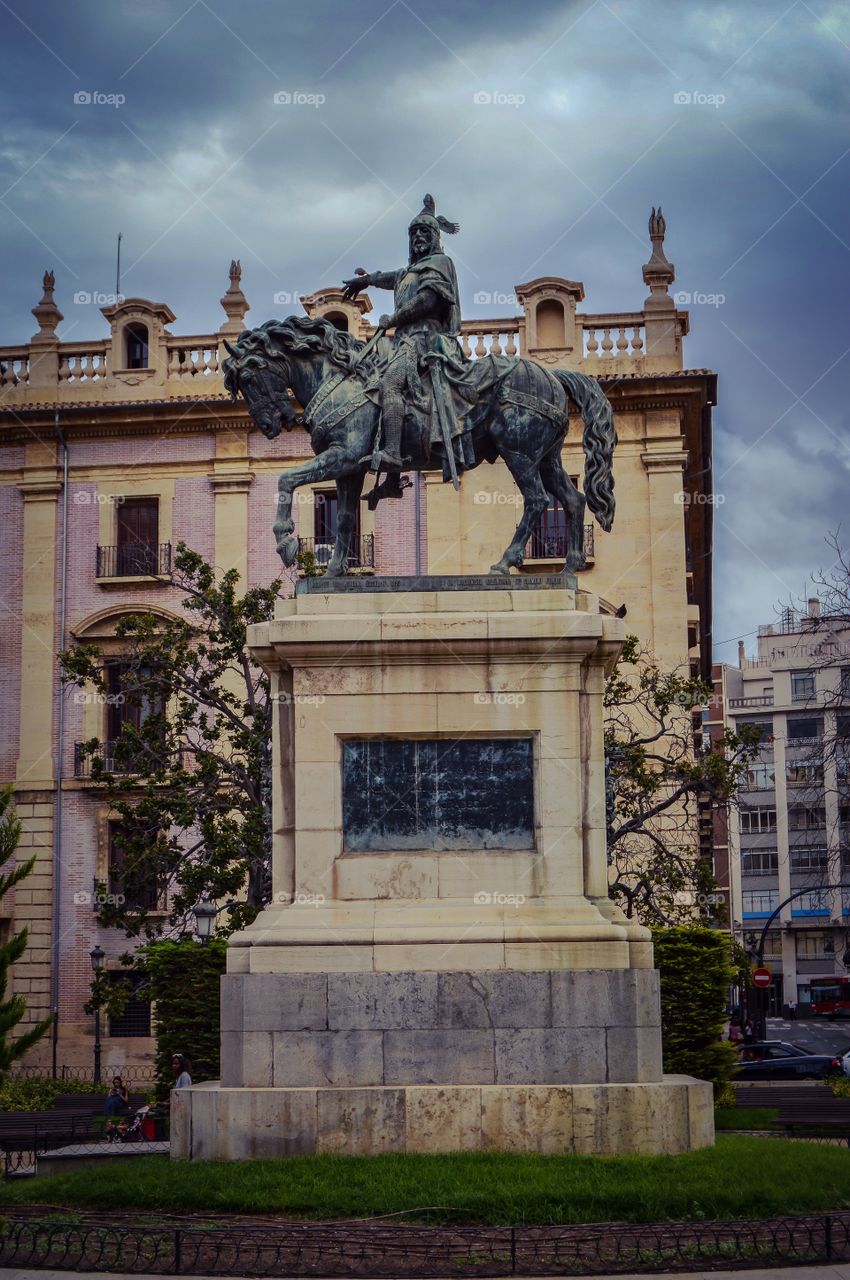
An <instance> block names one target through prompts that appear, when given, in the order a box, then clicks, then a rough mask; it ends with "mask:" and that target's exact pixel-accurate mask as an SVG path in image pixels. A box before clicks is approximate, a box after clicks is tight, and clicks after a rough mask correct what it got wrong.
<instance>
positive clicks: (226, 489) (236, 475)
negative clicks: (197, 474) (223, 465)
mask: <svg viewBox="0 0 850 1280" xmlns="http://www.w3.org/2000/svg"><path fill="white" fill-rule="evenodd" d="M209 482H210V484H211V485H212V487H213V490H214V492H215V493H216V494H219V493H247V492H248V490H249V489H250V488H251V485H252V484H253V483H254V474H253V472H251V471H232V472H229V473H219V474H218V475H211V476H209Z"/></svg>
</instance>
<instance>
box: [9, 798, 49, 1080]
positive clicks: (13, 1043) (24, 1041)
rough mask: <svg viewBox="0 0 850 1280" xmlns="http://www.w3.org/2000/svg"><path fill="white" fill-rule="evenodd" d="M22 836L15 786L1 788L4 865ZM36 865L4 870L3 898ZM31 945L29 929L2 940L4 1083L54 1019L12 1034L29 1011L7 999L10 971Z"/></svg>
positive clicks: (17, 998) (19, 1002)
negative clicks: (14, 797)
mask: <svg viewBox="0 0 850 1280" xmlns="http://www.w3.org/2000/svg"><path fill="white" fill-rule="evenodd" d="M20 838H21V820H20V818H19V817H18V816H17V814H16V813H15V810H14V807H13V804H12V788H11V786H7V787H4V788H3V789H2V791H0V867H2V866H4V865H5V864H6V863H7V862H9V861H10V859H11V858H12V857H13V856H14V854H15V850H16V849H17V847H18V842H19V841H20ZM34 866H35V855H33V857H31V858H28V859H27V861H26V862H19V863H18V864H17V866H16V867H14V868H13V869H12V870H11V871H7V872H5V873H3V872H0V900H2V898H3V897H4V896H5V894H7V893H8V892H9V890H10V889H13V888H14V887H15V885H18V884H20V883H21V881H22V880H24V879H25V878H26V877H27V876H28V875H29V874H30V872H31V871H32V869H33V867H34ZM26 946H27V930H26V929H22V930H21V931H20V933H15V934H12V936H11V937H10V938H9V940H8V942H4V943H0V1083H2V1081H3V1079H4V1077H5V1075H6V1073H7V1071H8V1070H9V1068H10V1066H11V1065H12V1063H13V1062H16V1061H17V1059H18V1058H22V1057H23V1055H24V1054H25V1053H26V1052H27V1050H29V1049H31V1048H32V1047H33V1045H34V1044H36V1043H37V1042H38V1041H39V1040H40V1039H41V1037H42V1036H43V1035H44V1033H45V1032H46V1031H47V1029H48V1027H49V1026H50V1024H51V1023H52V1021H53V1016H52V1015H50V1016H49V1017H47V1018H44V1019H43V1020H42V1021H41V1022H37V1023H36V1024H35V1026H34V1027H30V1029H29V1030H28V1031H24V1032H22V1033H21V1035H19V1036H17V1038H15V1039H12V1038H11V1032H12V1030H13V1029H14V1028H15V1027H16V1026H17V1025H18V1024H19V1023H20V1021H21V1019H22V1018H23V1016H24V1014H25V1013H26V1008H27V1004H26V1001H25V1000H24V997H23V996H20V995H17V996H10V997H9V998H8V1000H7V999H6V989H7V987H8V984H9V974H10V970H11V968H12V965H13V964H14V963H15V961H16V960H20V958H21V956H22V955H23V953H24V951H25V950H26Z"/></svg>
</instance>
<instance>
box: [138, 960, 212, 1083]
mask: <svg viewBox="0 0 850 1280" xmlns="http://www.w3.org/2000/svg"><path fill="white" fill-rule="evenodd" d="M226 952H227V942H226V940H225V939H224V938H211V939H210V941H209V942H207V943H206V944H203V945H202V944H201V943H199V942H195V941H194V940H193V939H192V938H182V939H181V940H180V941H179V942H171V941H162V942H152V943H150V944H149V945H148V946H147V947H145V948H144V951H143V955H142V957H141V964H140V967H143V968H144V971H145V972H146V973H147V975H148V979H149V986H148V990H147V993H146V994H147V996H148V998H149V999H150V1000H152V1001H153V1002H154V1004H155V1007H156V1028H155V1033H156V1079H157V1095H158V1096H159V1097H167V1095H168V1091H169V1089H170V1088H171V1086H172V1083H173V1080H174V1077H173V1074H172V1071H171V1057H172V1055H173V1054H175V1053H182V1054H184V1055H185V1056H186V1057H187V1058H188V1059H189V1063H190V1070H191V1075H192V1080H193V1082H194V1083H197V1082H198V1081H200V1080H217V1079H218V1078H219V1074H220V1067H219V1061H220V1059H219V1027H220V1021H221V1019H220V996H219V988H220V985H221V984H220V978H221V975H222V974H223V973H224V968H225V955H226Z"/></svg>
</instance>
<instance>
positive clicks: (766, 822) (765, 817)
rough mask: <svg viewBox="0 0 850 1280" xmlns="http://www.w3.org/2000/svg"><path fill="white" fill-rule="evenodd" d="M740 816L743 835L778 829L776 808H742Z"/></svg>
mask: <svg viewBox="0 0 850 1280" xmlns="http://www.w3.org/2000/svg"><path fill="white" fill-rule="evenodd" d="M738 816H739V819H740V829H741V834H742V835H757V834H759V833H760V832H762V831H775V830H776V810H775V809H773V808H766V807H764V806H760V807H758V808H756V809H741V810H740V813H739V815H738Z"/></svg>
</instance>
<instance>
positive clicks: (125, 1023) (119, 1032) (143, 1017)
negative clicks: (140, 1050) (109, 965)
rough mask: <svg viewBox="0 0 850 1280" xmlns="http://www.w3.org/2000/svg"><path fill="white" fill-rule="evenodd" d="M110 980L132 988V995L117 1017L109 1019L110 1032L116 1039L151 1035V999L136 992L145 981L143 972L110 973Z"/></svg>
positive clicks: (115, 983)
mask: <svg viewBox="0 0 850 1280" xmlns="http://www.w3.org/2000/svg"><path fill="white" fill-rule="evenodd" d="M108 977H109V981H110V982H111V983H113V984H114V985H116V986H117V985H118V984H119V983H121V984H124V985H126V986H128V987H129V988H130V995H129V997H128V999H127V1003H126V1004H125V1005H124V1008H123V1010H122V1011H121V1013H120V1014H119V1015H118V1016H117V1017H116V1018H110V1019H109V1034H110V1036H112V1037H114V1038H115V1039H119V1038H122V1039H133V1038H138V1037H140V1036H149V1035H150V1033H151V1006H150V1001H148V1000H144V999H142V997H141V996H140V995H137V994H136V992H137V990H138V988H139V987H140V986H141V984H142V983H143V982H144V981H145V978H144V976H143V975H142V974H125V973H110V974H109V975H108Z"/></svg>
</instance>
